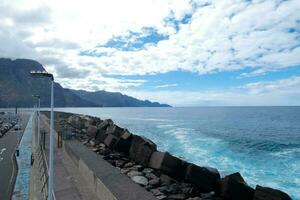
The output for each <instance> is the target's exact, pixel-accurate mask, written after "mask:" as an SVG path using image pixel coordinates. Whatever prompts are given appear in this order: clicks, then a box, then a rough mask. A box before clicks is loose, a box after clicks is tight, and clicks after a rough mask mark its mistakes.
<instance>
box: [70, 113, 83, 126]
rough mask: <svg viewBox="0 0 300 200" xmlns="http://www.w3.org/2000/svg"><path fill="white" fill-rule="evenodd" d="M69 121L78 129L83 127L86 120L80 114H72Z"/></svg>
mask: <svg viewBox="0 0 300 200" xmlns="http://www.w3.org/2000/svg"><path fill="white" fill-rule="evenodd" d="M68 123H69V124H70V125H71V126H72V127H74V128H76V129H83V128H84V124H85V121H84V120H83V119H82V118H81V117H80V116H78V115H71V116H70V117H69V118H68Z"/></svg>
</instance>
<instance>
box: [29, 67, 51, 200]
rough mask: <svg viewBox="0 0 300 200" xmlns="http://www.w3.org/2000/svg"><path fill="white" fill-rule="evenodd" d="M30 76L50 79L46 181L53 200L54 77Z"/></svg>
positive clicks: (34, 74)
mask: <svg viewBox="0 0 300 200" xmlns="http://www.w3.org/2000/svg"><path fill="white" fill-rule="evenodd" d="M30 74H31V75H33V76H37V77H48V78H51V115H50V147H49V172H48V175H49V179H48V200H52V199H53V193H52V191H53V153H54V152H53V147H54V146H53V144H54V132H53V127H54V114H53V107H54V91H53V90H54V77H53V74H50V73H48V72H46V71H30Z"/></svg>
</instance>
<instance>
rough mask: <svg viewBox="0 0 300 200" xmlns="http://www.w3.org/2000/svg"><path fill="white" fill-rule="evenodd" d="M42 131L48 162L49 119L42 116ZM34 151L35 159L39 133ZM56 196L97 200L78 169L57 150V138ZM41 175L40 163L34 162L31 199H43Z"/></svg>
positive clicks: (59, 197)
mask: <svg viewBox="0 0 300 200" xmlns="http://www.w3.org/2000/svg"><path fill="white" fill-rule="evenodd" d="M41 119H42V120H41V130H45V131H46V149H45V154H46V157H47V161H48V153H49V149H48V147H49V119H48V118H47V117H45V116H44V115H41ZM55 136H57V133H56V132H55ZM33 137H34V138H33V143H34V144H32V145H33V149H34V151H35V152H34V155H35V157H36V156H37V154H38V151H37V149H38V148H37V145H36V144H37V132H36V130H34V134H33ZM54 158H55V159H54V195H55V199H56V200H80V199H86V200H94V199H95V200H96V199H97V198H96V197H95V196H94V194H93V192H92V190H91V189H90V188H88V187H87V185H88V184H87V183H86V182H85V181H84V178H83V177H82V176H81V175H80V174H79V172H78V171H77V168H76V167H75V166H74V164H73V162H72V161H71V160H70V158H69V157H68V155H66V154H65V153H64V151H63V149H62V148H57V137H55V153H54ZM40 177H41V173H40V170H39V166H38V162H34V164H33V166H32V168H31V184H30V199H32V200H37V199H43V194H42V193H41V189H42V188H41V187H42V185H43V183H42V182H41V180H40Z"/></svg>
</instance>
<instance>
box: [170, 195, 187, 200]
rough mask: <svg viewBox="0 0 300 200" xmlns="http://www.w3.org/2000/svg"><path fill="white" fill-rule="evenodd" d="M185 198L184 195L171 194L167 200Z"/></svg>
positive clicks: (182, 199)
mask: <svg viewBox="0 0 300 200" xmlns="http://www.w3.org/2000/svg"><path fill="white" fill-rule="evenodd" d="M184 199H186V196H185V195H184V194H171V195H169V196H168V200H184Z"/></svg>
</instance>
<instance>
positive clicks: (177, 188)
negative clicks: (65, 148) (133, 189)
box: [60, 115, 291, 200]
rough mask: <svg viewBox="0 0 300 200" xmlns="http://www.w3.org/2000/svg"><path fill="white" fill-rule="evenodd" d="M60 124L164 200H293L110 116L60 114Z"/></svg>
mask: <svg viewBox="0 0 300 200" xmlns="http://www.w3.org/2000/svg"><path fill="white" fill-rule="evenodd" d="M64 116H68V118H67V119H61V120H63V121H61V122H60V124H64V126H68V127H69V128H71V130H72V132H73V133H75V136H76V138H77V139H78V140H79V141H80V142H82V143H83V144H84V145H85V146H87V147H88V148H91V149H92V150H93V151H94V152H95V153H97V154H99V156H101V157H102V158H103V159H105V160H106V161H107V162H109V163H110V164H111V165H113V166H114V167H116V168H118V169H119V170H120V172H121V173H123V174H125V175H127V176H128V177H129V178H130V179H131V180H132V181H134V182H135V183H137V184H139V185H140V186H142V187H144V188H145V189H146V190H148V191H150V192H151V193H152V194H153V195H154V196H155V197H156V198H157V199H161V200H162V199H165V200H291V198H290V197H289V195H287V194H286V193H284V192H282V191H279V190H276V189H272V188H269V187H262V186H259V185H257V186H256V188H255V189H254V188H252V187H250V186H249V185H248V184H247V183H246V182H245V180H244V179H243V177H242V176H241V174H240V173H238V172H236V173H234V174H230V175H227V176H225V177H221V176H220V174H219V172H218V170H217V169H215V168H211V167H205V166H198V165H195V164H193V163H189V162H187V161H185V160H183V159H181V158H178V157H176V156H174V155H172V154H170V153H168V152H160V151H158V150H157V146H156V144H155V143H154V142H152V141H151V140H149V139H148V138H145V137H143V136H139V135H134V134H132V133H131V132H129V131H128V130H127V129H125V128H121V127H119V126H118V125H116V124H114V122H113V121H112V120H110V119H106V120H101V119H99V118H95V117H90V116H83V115H71V116H69V115H64Z"/></svg>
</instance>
